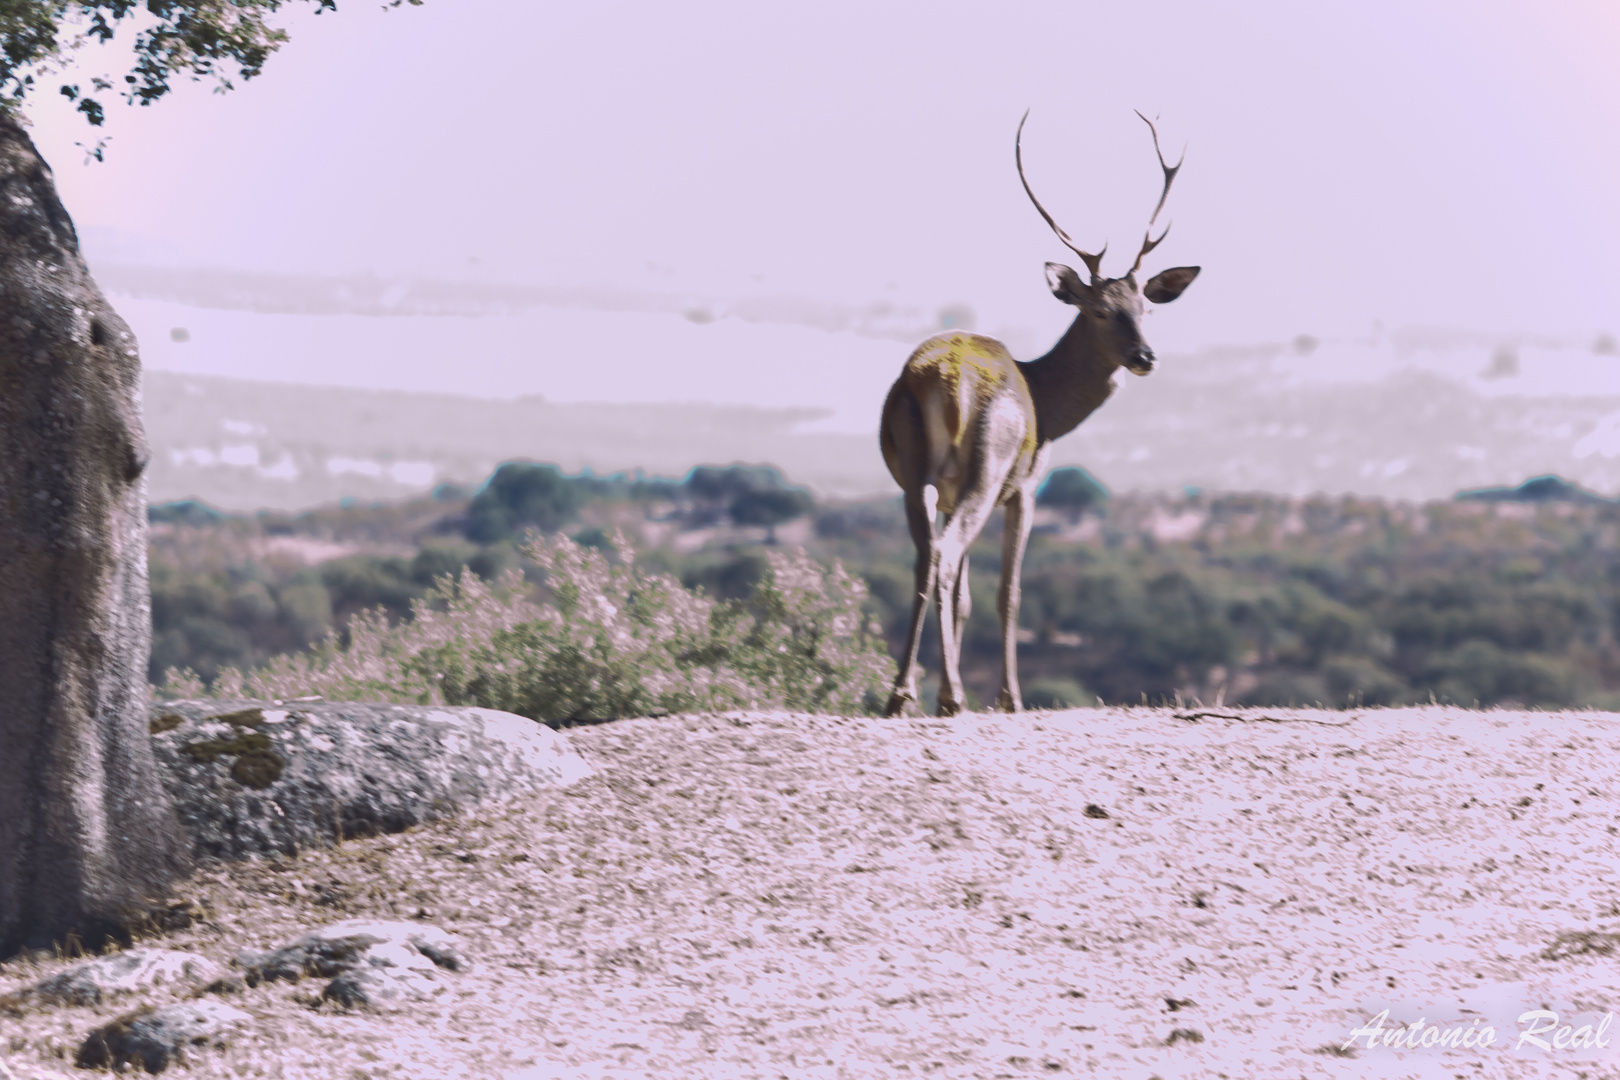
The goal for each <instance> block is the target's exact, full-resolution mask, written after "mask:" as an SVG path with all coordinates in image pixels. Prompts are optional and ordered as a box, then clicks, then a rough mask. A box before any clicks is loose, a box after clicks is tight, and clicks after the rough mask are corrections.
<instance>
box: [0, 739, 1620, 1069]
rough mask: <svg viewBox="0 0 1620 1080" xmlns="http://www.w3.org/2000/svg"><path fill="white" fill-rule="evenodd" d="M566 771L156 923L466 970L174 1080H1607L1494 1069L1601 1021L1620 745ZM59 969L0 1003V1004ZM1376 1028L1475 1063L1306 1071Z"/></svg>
mask: <svg viewBox="0 0 1620 1080" xmlns="http://www.w3.org/2000/svg"><path fill="white" fill-rule="evenodd" d="M1262 717H1269V719H1266V718H1262ZM570 737H571V738H572V740H573V741H574V743H575V745H576V747H577V748H578V749H579V750H580V752H581V753H582V754H584V755H585V756H586V758H587V759H588V760H589V761H591V762H592V763H593V764H594V765H596V766H597V768H598V770H599V772H598V774H597V775H596V776H595V777H592V778H590V779H588V780H585V781H582V782H580V783H579V784H577V785H575V786H574V787H573V788H571V789H568V790H559V791H555V792H552V793H548V794H546V795H543V796H540V797H536V798H533V799H527V800H524V801H522V802H519V803H512V804H508V805H507V806H505V807H503V808H501V809H499V810H496V811H493V812H489V813H486V814H483V815H481V816H479V817H477V818H475V819H470V820H462V821H460V822H455V823H449V824H445V825H441V826H435V827H431V828H424V829H419V830H415V831H413V832H411V833H408V834H405V835H401V836H393V837H384V838H375V839H368V840H359V841H350V842H348V843H347V844H345V845H344V846H343V848H342V849H340V850H338V851H327V852H319V853H314V854H310V855H306V856H304V857H302V858H300V859H298V860H294V861H290V862H286V863H283V864H280V865H275V866H272V865H269V864H262V863H261V864H245V865H239V866H236V867H232V868H229V869H226V870H217V869H216V870H214V871H210V872H206V873H203V874H201V875H200V876H199V877H198V878H196V879H195V880H194V881H193V882H191V883H190V884H188V885H187V886H186V887H185V888H183V889H182V890H180V892H181V895H184V896H187V897H191V898H194V899H198V900H202V901H205V902H206V903H207V904H208V905H209V906H210V908H211V910H212V912H213V915H212V918H211V919H210V920H209V921H208V922H207V923H206V924H204V925H202V926H199V927H196V928H194V929H192V930H188V931H185V932H182V933H179V934H175V935H171V936H170V938H169V939H168V940H167V942H166V943H167V944H169V945H171V946H173V947H189V948H194V949H196V950H199V951H202V952H205V953H207V954H209V955H211V956H213V957H215V958H217V959H220V960H228V959H230V958H231V957H232V956H234V955H235V954H236V952H237V951H239V950H240V949H243V948H247V947H265V946H270V945H274V944H277V943H279V942H282V941H285V940H287V939H289V938H290V937H292V936H294V935H295V934H296V933H298V932H299V931H301V930H304V929H307V928H311V927H314V926H318V925H322V924H324V923H327V922H332V921H335V920H337V919H340V918H345V917H353V916H360V915H372V916H380V917H391V918H405V917H412V916H413V915H415V916H416V917H420V918H426V919H430V920H432V921H434V922H437V923H439V924H441V925H443V926H445V927H447V928H450V929H453V930H456V931H458V932H460V933H461V934H463V935H465V937H466V939H467V941H468V943H469V946H470V951H471V953H472V955H473V957H474V959H475V960H476V961H477V962H478V964H479V966H478V968H477V970H476V971H474V972H473V973H471V974H468V975H465V976H460V977H455V976H451V977H450V978H452V979H453V980H454V989H453V990H452V991H451V992H450V993H449V994H448V995H447V997H446V998H444V999H441V1000H440V1001H438V1002H435V1003H432V1004H422V1005H418V1006H413V1007H412V1008H411V1009H410V1010H409V1011H407V1012H405V1013H403V1014H400V1015H395V1016H375V1015H368V1014H355V1013H345V1012H342V1011H339V1010H337V1009H335V1008H331V1007H325V1008H321V1009H316V1008H312V1007H311V1006H310V1005H309V1001H310V1000H311V999H312V998H313V997H314V995H315V994H316V993H317V991H318V989H319V984H318V983H310V982H305V983H302V984H299V985H297V986H289V985H286V984H282V985H280V986H276V987H261V988H258V989H254V990H248V991H245V992H244V993H241V994H238V995H234V997H233V998H232V999H231V1000H232V1001H233V1002H234V1003H235V1004H237V1005H238V1006H240V1007H242V1008H245V1009H246V1010H248V1011H249V1012H251V1013H253V1014H254V1015H255V1016H256V1017H257V1018H258V1020H257V1023H256V1026H255V1027H254V1029H253V1030H252V1031H251V1032H249V1033H248V1034H246V1035H245V1036H243V1037H241V1038H239V1039H238V1040H237V1041H236V1043H235V1044H234V1045H233V1046H232V1047H231V1048H230V1049H229V1050H226V1051H224V1052H214V1053H209V1054H207V1055H204V1056H202V1057H199V1058H197V1059H196V1060H195V1061H194V1063H193V1064H191V1065H190V1066H189V1067H187V1068H185V1069H180V1070H177V1071H178V1072H179V1073H180V1074H183V1075H199V1076H271V1077H342V1078H362V1077H422V1078H439V1077H480V1078H482V1077H500V1078H503V1080H504V1078H512V1080H519V1078H521V1080H541V1078H559V1080H596V1078H608V1077H615V1078H617V1077H661V1078H662V1077H710V1076H713V1077H785V1078H799V1077H826V1078H831V1077H904V1076H937V1077H1002V1076H1006V1077H1023V1076H1098V1077H1133V1078H1141V1080H1147V1078H1149V1077H1159V1078H1161V1080H1173V1078H1177V1077H1230V1078H1233V1080H1237V1078H1244V1080H1248V1078H1270V1077H1277V1078H1288V1080H1294V1078H1299V1077H1309V1078H1316V1077H1425V1078H1429V1077H1432V1078H1437V1080H1439V1078H1445V1080H1450V1078H1453V1077H1456V1078H1462V1080H1474V1078H1476V1077H1540V1076H1557V1077H1569V1078H1571V1080H1574V1078H1582V1077H1590V1078H1598V1077H1620V1021H1616V1022H1615V1023H1614V1024H1611V1026H1610V1027H1609V1028H1608V1029H1607V1033H1606V1035H1605V1038H1606V1039H1607V1041H1608V1042H1609V1046H1608V1047H1607V1048H1602V1049H1598V1048H1592V1049H1588V1050H1585V1051H1576V1050H1558V1049H1554V1050H1551V1051H1542V1050H1540V1049H1537V1048H1536V1047H1534V1046H1533V1045H1531V1044H1528V1043H1527V1044H1525V1045H1524V1046H1523V1047H1522V1048H1521V1049H1519V1050H1518V1051H1517V1052H1515V1051H1514V1049H1513V1047H1514V1043H1515V1042H1516V1040H1517V1037H1518V1034H1519V1033H1520V1031H1521V1030H1522V1029H1521V1027H1520V1026H1519V1024H1518V1022H1517V1018H1518V1017H1519V1015H1520V1014H1521V1013H1524V1012H1526V1011H1528V1010H1532V1009H1539V1008H1543V1007H1546V1008H1550V1009H1552V1010H1555V1011H1557V1012H1558V1013H1559V1016H1560V1020H1561V1021H1562V1022H1566V1023H1574V1024H1577V1025H1578V1024H1582V1023H1597V1022H1599V1021H1601V1019H1602V1017H1603V1016H1604V1014H1606V1013H1608V1012H1610V1011H1614V1012H1616V1013H1620V950H1616V949H1614V947H1613V945H1614V942H1615V941H1616V940H1617V939H1615V938H1610V937H1604V936H1592V937H1586V938H1571V937H1567V936H1566V937H1565V938H1564V939H1563V940H1564V945H1563V946H1562V947H1560V948H1559V949H1558V950H1557V951H1556V952H1554V953H1553V954H1551V955H1549V954H1548V953H1547V950H1548V949H1549V948H1550V947H1552V946H1553V945H1554V943H1555V942H1557V941H1559V940H1560V939H1559V935H1560V934H1565V935H1568V934H1571V933H1581V932H1596V933H1597V934H1599V935H1602V934H1607V933H1609V932H1614V931H1620V858H1617V855H1620V835H1617V831H1620V799H1617V795H1620V789H1617V783H1616V779H1615V773H1616V767H1617V765H1620V717H1617V716H1615V715H1610V714H1584V713H1580V714H1577V713H1564V714H1544V713H1508V712H1466V711H1462V710H1454V709H1442V708H1426V709H1412V710H1391V711H1378V710H1372V711H1365V712H1360V713H1328V712H1303V711H1301V712H1295V711H1288V712H1276V711H1273V712H1271V713H1269V714H1261V713H1255V712H1250V713H1247V714H1244V715H1243V718H1242V719H1234V718H1220V717H1204V718H1203V719H1200V720H1197V721H1190V720H1187V719H1180V718H1177V717H1176V716H1175V715H1174V714H1172V713H1170V712H1167V711H1163V710H1158V711H1154V710H1148V709H1126V710H1117V709H1109V710H1090V711H1075V712H1065V713H1058V714H1027V715H1025V716H1021V717H1014V718H1005V717H991V716H975V717H966V718H961V719H957V720H953V721H949V722H940V721H933V720H927V721H913V720H902V721H884V720H874V719H854V720H846V719H838V718H829V717H809V716H775V715H772V716H763V715H739V716H723V717H713V716H709V717H671V718H664V719H657V720H635V721H625V722H619V723H613V724H606V725H602V726H600V727H595V728H586V729H576V730H575V731H573V732H572V733H571V736H570ZM1088 804H1091V805H1095V806H1097V807H1100V808H1102V809H1103V810H1104V811H1106V813H1107V815H1108V816H1107V817H1097V816H1087V814H1086V807H1087V806H1088ZM418 913H420V914H418ZM1605 949H1607V950H1608V951H1607V952H1605ZM1583 950H1584V951H1583ZM1571 953H1573V955H1565V954H1571ZM61 966H62V964H61V963H60V962H56V961H52V962H49V963H46V964H30V963H26V962H13V963H11V964H8V965H5V966H4V967H0V992H4V991H6V990H9V989H12V988H14V987H15V986H17V985H19V984H21V983H22V982H24V981H27V980H31V979H33V978H37V977H39V975H41V974H43V973H45V972H47V971H52V970H57V969H58V968H60V967H61ZM154 1000H162V998H161V997H158V998H155V999H154ZM1172 1003H1174V1004H1172ZM125 1007H127V1006H125ZM1385 1008H1387V1009H1389V1010H1390V1019H1389V1020H1388V1021H1387V1024H1389V1025H1393V1024H1396V1023H1401V1022H1407V1021H1411V1020H1415V1019H1417V1018H1418V1017H1420V1016H1421V1017H1423V1018H1425V1020H1426V1021H1427V1022H1428V1023H1431V1024H1434V1023H1438V1024H1441V1025H1456V1024H1461V1025H1462V1026H1463V1027H1464V1028H1466V1029H1469V1030H1471V1031H1473V1032H1476V1033H1477V1032H1478V1031H1479V1030H1480V1029H1481V1028H1483V1027H1484V1026H1485V1025H1486V1024H1487V1023H1488V1024H1490V1025H1491V1026H1493V1027H1494V1029H1495V1034H1496V1044H1495V1046H1494V1047H1492V1048H1490V1049H1488V1050H1463V1049H1454V1050H1441V1049H1438V1048H1432V1047H1431V1048H1428V1049H1403V1050H1399V1051H1397V1050H1394V1049H1390V1048H1387V1047H1384V1046H1379V1047H1378V1048H1377V1049H1372V1050H1369V1049H1367V1048H1366V1044H1365V1040H1363V1041H1362V1043H1361V1045H1360V1048H1358V1049H1356V1050H1354V1051H1338V1052H1336V1048H1338V1047H1341V1046H1342V1044H1344V1043H1345V1042H1346V1040H1347V1039H1348V1037H1349V1034H1350V1032H1351V1030H1352V1029H1353V1028H1355V1027H1357V1026H1359V1025H1360V1024H1362V1023H1363V1022H1364V1021H1365V1020H1366V1019H1367V1018H1368V1017H1370V1016H1372V1015H1373V1014H1376V1013H1377V1012H1379V1010H1381V1009H1385ZM116 1011H118V1010H117V1009H116V1008H113V1007H103V1008H100V1009H56V1010H48V1011H43V1012H39V1013H36V1014H32V1015H30V1016H27V1017H25V1018H22V1019H4V1018H0V1051H4V1052H5V1054H6V1055H7V1056H6V1061H7V1063H8V1064H9V1067H10V1070H11V1072H12V1074H13V1075H14V1076H15V1077H18V1078H33V1077H47V1076H48V1077H56V1076H65V1075H70V1074H73V1073H74V1071H75V1070H73V1069H72V1068H71V1048H72V1047H73V1046H76V1045H77V1042H78V1040H79V1039H80V1038H82V1036H83V1034H84V1032H85V1031H87V1030H88V1029H89V1028H90V1027H91V1026H93V1024H94V1023H96V1022H98V1021H99V1018H100V1017H102V1016H110V1015H112V1014H113V1013H115V1012H116ZM1475 1021H1478V1022H1475ZM1442 1030H1445V1028H1444V1027H1443V1028H1442ZM1178 1032H1179V1033H1181V1034H1178ZM1549 1034H1550V1033H1549ZM59 1052H65V1053H67V1054H68V1059H67V1060H63V1059H62V1058H60V1057H57V1056H53V1055H55V1054H57V1053H59ZM1341 1055H1343V1056H1341ZM3 1075H4V1073H0V1076H3ZM80 1075H82V1074H80Z"/></svg>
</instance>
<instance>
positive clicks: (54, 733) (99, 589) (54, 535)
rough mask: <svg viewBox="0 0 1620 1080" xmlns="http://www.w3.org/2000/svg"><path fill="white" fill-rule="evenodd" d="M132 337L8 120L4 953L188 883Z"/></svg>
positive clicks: (2, 417) (4, 149) (1, 774)
mask: <svg viewBox="0 0 1620 1080" xmlns="http://www.w3.org/2000/svg"><path fill="white" fill-rule="evenodd" d="M146 459H147V445H146V436H145V432H144V431H143V429H142V426H141V417H140V359H139V356H138V355H137V353H136V349H135V337H134V335H133V334H131V333H130V330H129V327H128V326H127V325H125V323H124V321H123V320H122V319H120V318H119V317H118V315H117V313H116V312H114V311H113V309H112V307H111V306H110V305H108V303H107V300H106V298H105V297H104V296H102V294H101V290H100V289H98V288H97V287H96V284H95V282H94V281H92V280H91V279H90V272H89V270H88V269H87V268H86V267H85V264H84V260H83V259H82V258H81V257H80V255H79V244H78V237H77V235H76V234H75V233H74V231H73V223H72V222H71V221H70V220H69V219H68V216H67V212H66V211H65V210H64V209H63V208H62V203H61V201H60V200H59V199H58V198H57V195H56V187H55V183H54V182H53V180H52V178H51V171H50V169H49V168H48V167H47V166H46V164H45V162H44V161H43V160H42V159H41V158H40V156H39V152H38V151H37V150H35V149H34V144H33V142H32V141H31V140H30V139H29V138H28V136H27V134H26V133H25V132H24V131H23V130H22V128H21V127H19V126H18V124H17V122H16V121H15V120H13V119H12V118H10V117H8V116H6V115H4V114H3V113H0V957H4V956H8V955H11V954H12V953H14V952H16V951H17V950H18V949H20V948H25V947H33V946H49V945H50V944H51V943H52V942H53V941H63V942H65V941H68V940H71V937H70V936H74V937H77V938H78V939H79V940H81V941H82V942H84V943H85V944H87V945H94V944H98V943H100V942H101V941H102V940H104V939H106V938H107V937H108V936H121V935H122V931H124V930H125V929H126V928H127V927H128V926H130V925H131V923H132V922H136V921H139V920H140V919H141V917H142V916H143V915H144V914H146V913H147V912H149V911H150V910H152V905H153V904H154V903H156V902H160V901H162V900H163V899H164V897H165V895H166V892H165V890H166V889H167V886H168V884H169V883H170V882H171V881H172V880H173V879H174V877H175V876H176V875H177V874H179V873H181V872H183V871H184V869H185V864H186V861H187V856H186V852H185V844H184V842H183V838H182V836H181V833H180V830H179V826H178V823H177V821H176V818H175V815H174V811H173V809H172V807H171V806H170V804H169V800H168V798H167V797H166V795H165V794H164V792H163V789H162V787H161V785H160V783H159V781H158V776H157V768H156V765H155V762H154V759H153V755H152V748H151V743H150V739H149V735H148V732H147V717H146V665H147V659H148V654H149V652H150V650H151V633H152V631H151V614H150V608H151V598H150V594H149V591H148V587H147V580H146V481H145V480H144V478H143V476H142V473H143V471H144V469H145V466H146Z"/></svg>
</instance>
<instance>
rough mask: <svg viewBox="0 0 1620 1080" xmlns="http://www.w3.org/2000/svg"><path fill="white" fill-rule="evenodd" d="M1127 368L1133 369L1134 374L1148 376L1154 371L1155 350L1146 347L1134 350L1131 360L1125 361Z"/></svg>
mask: <svg viewBox="0 0 1620 1080" xmlns="http://www.w3.org/2000/svg"><path fill="white" fill-rule="evenodd" d="M1125 366H1126V367H1128V368H1130V369H1131V372H1132V374H1135V375H1146V374H1147V373H1148V372H1150V371H1152V370H1153V350H1152V349H1150V348H1148V347H1147V346H1146V345H1143V346H1142V347H1141V348H1139V349H1136V350H1134V351H1133V352H1132V353H1131V355H1130V359H1128V360H1126V361H1125Z"/></svg>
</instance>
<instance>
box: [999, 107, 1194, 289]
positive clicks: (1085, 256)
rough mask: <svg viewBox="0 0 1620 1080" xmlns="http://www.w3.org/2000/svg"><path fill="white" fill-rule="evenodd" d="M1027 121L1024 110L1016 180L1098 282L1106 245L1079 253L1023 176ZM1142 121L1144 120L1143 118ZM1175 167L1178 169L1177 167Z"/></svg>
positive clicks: (1015, 153)
mask: <svg viewBox="0 0 1620 1080" xmlns="http://www.w3.org/2000/svg"><path fill="white" fill-rule="evenodd" d="M1028 119H1029V110H1028V109H1025V110H1024V118H1023V120H1020V121H1018V137H1017V138H1015V139H1014V140H1013V157H1014V158H1015V159H1016V160H1017V162H1018V179H1019V180H1020V181H1022V182H1023V185H1024V194H1026V195H1028V196H1029V201H1030V202H1032V203H1034V204H1035V209H1036V210H1039V211H1040V214H1041V217H1043V218H1045V219H1046V223H1047V224H1048V225H1050V226H1052V231H1053V232H1055V233H1057V238H1058V239H1059V240H1061V241H1063V243H1064V244H1065V245H1066V246H1067V247H1068V249H1069V250H1070V251H1072V252H1074V253H1075V254H1076V255H1078V256H1080V260H1081V261H1082V262H1084V263H1085V264H1086V269H1087V270H1090V271H1091V280H1092V281H1097V280H1100V279H1101V278H1102V257H1103V256H1104V255H1106V254H1107V253H1108V245H1107V244H1104V245H1103V246H1102V250H1101V251H1099V252H1097V254H1095V255H1092V254H1090V253H1089V252H1085V251H1081V250H1080V249H1079V248H1078V247H1076V246H1075V243H1074V241H1073V240H1070V239H1069V234H1068V233H1066V232H1064V231H1063V229H1062V227H1061V226H1059V225H1058V223H1057V222H1055V221H1053V220H1052V215H1051V214H1048V213H1047V212H1046V207H1044V206H1042V205H1041V200H1039V199H1037V198H1036V197H1035V192H1034V191H1032V190H1030V186H1029V179H1028V178H1027V177H1025V176H1024V120H1028ZM1144 119H1146V118H1145V117H1144ZM1155 138H1157V136H1155ZM1176 167H1177V168H1180V166H1179V165H1178V166H1176ZM1172 175H1174V174H1172ZM1169 187H1170V185H1169V183H1168V182H1166V184H1165V190H1166V191H1167V192H1168V191H1169ZM1159 202H1160V204H1161V205H1162V204H1163V202H1164V200H1163V199H1160V200H1159ZM1155 216H1156V214H1155ZM1150 226H1151V223H1150ZM1159 239H1160V240H1163V239H1164V237H1162V236H1161V237H1159ZM1144 254H1146V252H1144ZM1141 261H1142V260H1141V259H1140V258H1138V259H1137V262H1141Z"/></svg>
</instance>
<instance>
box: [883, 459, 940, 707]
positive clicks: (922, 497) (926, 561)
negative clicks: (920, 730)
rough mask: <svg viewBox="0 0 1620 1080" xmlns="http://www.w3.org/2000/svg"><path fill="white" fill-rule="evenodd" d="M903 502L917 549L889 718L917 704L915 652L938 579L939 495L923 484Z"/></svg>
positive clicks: (909, 493)
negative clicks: (903, 645) (936, 519)
mask: <svg viewBox="0 0 1620 1080" xmlns="http://www.w3.org/2000/svg"><path fill="white" fill-rule="evenodd" d="M905 501H906V524H907V526H909V528H910V530H911V540H912V543H913V544H915V545H916V547H917V563H916V566H915V568H914V570H913V577H912V582H913V584H914V586H915V587H914V588H913V589H912V591H911V626H910V628H909V629H908V630H907V631H906V652H905V656H904V657H903V658H902V659H901V661H900V673H899V674H898V675H897V676H896V677H895V680H894V692H893V693H892V694H890V695H889V706H888V708H887V709H885V710H884V713H885V715H888V716H899V715H901V714H902V713H904V712H905V709H906V706H907V705H910V704H915V703H916V701H917V651H918V649H919V648H921V646H922V632H923V619H924V618H926V617H927V615H928V601H929V598H930V597H932V596H933V593H934V586H935V585H936V583H937V580H938V576H939V548H938V545H937V543H936V541H935V536H934V515H935V513H936V511H937V510H938V508H939V491H938V489H937V488H935V487H934V485H933V484H924V485H922V486H921V487H920V488H918V489H916V490H915V491H907V492H906V500H905Z"/></svg>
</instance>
